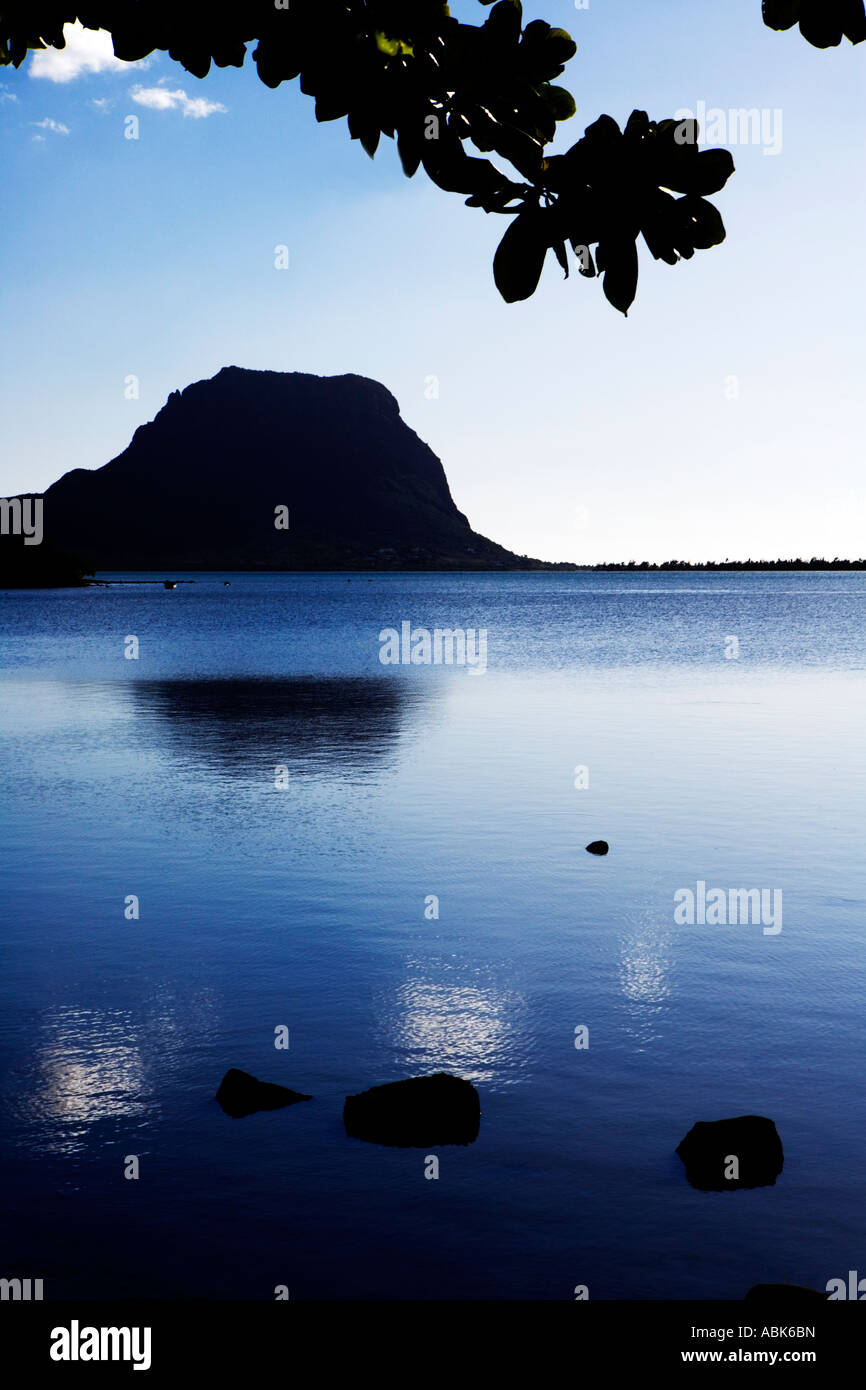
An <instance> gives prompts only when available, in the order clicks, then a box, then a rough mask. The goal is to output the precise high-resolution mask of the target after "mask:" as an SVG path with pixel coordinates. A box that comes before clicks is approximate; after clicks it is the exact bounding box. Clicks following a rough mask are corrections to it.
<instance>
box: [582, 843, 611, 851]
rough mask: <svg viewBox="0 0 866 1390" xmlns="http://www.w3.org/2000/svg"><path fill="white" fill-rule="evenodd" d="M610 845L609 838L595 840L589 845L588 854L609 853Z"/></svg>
mask: <svg viewBox="0 0 866 1390" xmlns="http://www.w3.org/2000/svg"><path fill="white" fill-rule="evenodd" d="M609 849H610V845H609V844H608V842H607V840H593V842H592V844H591V845H587V847H586V852H587V854H607V852H608V850H609Z"/></svg>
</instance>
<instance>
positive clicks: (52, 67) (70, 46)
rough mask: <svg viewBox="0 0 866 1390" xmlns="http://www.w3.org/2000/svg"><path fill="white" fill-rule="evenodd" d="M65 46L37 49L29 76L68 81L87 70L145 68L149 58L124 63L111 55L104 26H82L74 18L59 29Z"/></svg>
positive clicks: (112, 53) (29, 69) (148, 64)
mask: <svg viewBox="0 0 866 1390" xmlns="http://www.w3.org/2000/svg"><path fill="white" fill-rule="evenodd" d="M63 37H64V38H65V39H66V47H65V48H37V49H36V51H35V52H34V54H33V57H32V58H31V59H30V64H29V68H28V71H29V73H30V76H31V77H46V78H47V79H48V81H49V82H71V81H72V79H73V78H74V77H81V75H82V73H87V72H129V70H130V68H147V67H149V66H150V59H149V58H142V59H141V61H140V62H138V63H124V62H121V60H120V59H119V58H115V56H114V48H113V46H112V43H111V35H110V34H109V32H108V30H107V29H85V28H84V26H83V25H82V24H79V23H78V22H77V21H76V23H75V24H66V25H64V28H63Z"/></svg>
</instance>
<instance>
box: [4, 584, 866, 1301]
mask: <svg viewBox="0 0 866 1390" xmlns="http://www.w3.org/2000/svg"><path fill="white" fill-rule="evenodd" d="M224 577H227V578H229V579H230V580H231V583H230V586H228V587H227V586H225V585H224V583H223V579H224ZM864 599H866V576H864V575H863V574H845V573H838V574H832V573H830V574H783V575H772V574H746V575H714V576H703V575H695V574H687V575H655V576H646V575H644V576H641V575H632V576H620V575H558V574H542V575H505V576H501V575H497V576H494V575H482V576H466V575H451V576H438V575H418V576H406V575H377V576H374V577H372V578H368V577H367V576H364V575H355V576H353V577H352V580H351V582H347V579H346V576H345V575H325V576H316V575H307V576H305V575H287V576H283V575H280V576H272V575H264V576H261V575H260V576H247V575H230V576H212V575H201V576H197V577H196V583H195V584H190V585H182V586H181V587H179V588H178V589H177V590H175V591H171V592H167V591H164V590H163V589H162V587H161V586H160V587H158V588H157V587H152V586H126V587H118V588H111V589H93V590H86V591H80V592H76V591H69V592H57V593H47V594H46V593H14V594H9V593H7V594H3V595H0V623H2V638H0V659H2V668H3V674H2V682H3V683H2V696H0V697H2V702H3V709H4V715H3V725H2V727H3V737H4V749H3V758H2V765H0V766H2V773H0V775H2V782H3V804H4V806H5V813H4V819H5V828H4V833H3V843H4V846H5V854H4V856H3V887H4V894H3V899H4V911H3V932H2V940H3V959H4V962H5V966H4V970H3V973H2V978H0V995H2V997H0V1018H2V1024H0V1028H2V1033H0V1039H2V1076H0V1101H2V1110H3V1115H4V1122H3V1134H2V1162H3V1182H2V1198H0V1202H2V1224H0V1231H2V1237H0V1240H2V1257H0V1263H2V1269H0V1274H2V1275H4V1276H10V1277H11V1276H13V1275H19V1276H22V1277H28V1276H29V1277H34V1278H37V1277H41V1278H43V1279H44V1280H45V1294H46V1297H49V1298H61V1297H72V1296H85V1297H88V1296H93V1297H97V1296H108V1297H111V1296H123V1297H169V1298H179V1297H213V1298H233V1297H239V1298H262V1299H269V1298H272V1297H273V1291H274V1287H275V1285H277V1284H285V1285H288V1287H289V1289H290V1294H291V1297H292V1298H298V1299H303V1298H334V1299H347V1298H349V1299H351V1298H369V1297H374V1298H385V1299H392V1298H493V1299H502V1298H534V1299H569V1298H571V1297H572V1296H573V1290H574V1287H575V1286H576V1285H578V1284H585V1285H587V1286H588V1288H589V1294H590V1298H593V1299H596V1298H598V1299H603V1298H608V1299H609V1298H665V1299H683V1298H712V1297H721V1298H742V1296H743V1294H744V1293H745V1292H746V1290H747V1289H748V1288H749V1287H750V1285H752V1284H754V1283H756V1282H759V1281H781V1280H793V1281H797V1282H800V1283H805V1284H811V1285H813V1286H817V1287H823V1286H824V1285H825V1284H826V1282H827V1280H828V1279H830V1278H834V1277H837V1276H845V1275H846V1273H847V1271H848V1270H849V1269H851V1268H857V1269H859V1270H860V1273H861V1275H862V1274H866V1265H864V1260H866V1204H864V1201H863V1172H864V1140H866V1091H864V1087H863V1083H862V1072H863V1053H864V983H866V979H864V976H866V967H864V959H866V956H864V930H866V917H864V904H866V868H864V849H863V847H864V829H866V826H864V819H866V818H864V793H863V787H864V773H866V736H864V716H863V711H864V703H866V701H864V696H866V616H864ZM402 621H409V622H411V623H412V624H413V627H417V626H426V627H428V628H433V627H455V626H462V627H474V628H485V629H486V630H487V633H488V658H487V660H488V669H487V670H486V672H485V673H484V674H483V675H473V674H470V672H469V671H468V670H467V669H466V668H465V667H463V668H460V667H452V668H447V667H433V666H383V665H382V664H381V663H380V661H379V641H378V635H379V631H380V629H382V628H385V627H399V625H400V623H401V622H402ZM130 635H135V636H137V637H138V638H139V644H140V646H139V658H138V660H128V659H126V658H125V657H124V640H125V638H126V637H127V636H130ZM731 637H736V638H738V641H739V658H738V659H733V658H728V657H726V655H725V652H726V647H727V649H728V650H729V651H730V649H731V644H730V642H729V639H730V638H731ZM278 766H283V767H285V768H286V769H287V770H288V772H287V777H286V780H287V783H288V785H287V786H286V787H285V788H277V787H276V786H275V785H274V782H275V768H276V767H278ZM577 767H585V768H587V769H588V780H589V786H588V787H581V788H576V787H575V769H576V768H577ZM578 780H580V779H578ZM584 780H585V778H584ZM598 838H603V839H606V840H608V841H609V842H610V844H611V852H610V854H609V855H608V857H607V858H603V859H599V858H594V857H592V856H590V855H588V854H586V853H585V852H584V846H585V845H586V844H587V843H588V842H589V841H590V840H594V839H598ZM698 880H704V881H705V882H706V883H707V884H708V885H709V886H723V887H730V886H737V887H745V888H751V887H762V888H777V889H781V890H782V892H783V901H784V916H783V929H782V931H781V932H780V933H778V934H776V935H767V934H765V933H764V931H763V930H762V927H761V926H760V925H758V924H752V925H738V926H698V925H696V926H679V925H677V924H676V923H675V921H674V894H675V893H676V892H677V890H678V889H680V888H684V887H691V888H693V889H694V888H695V885H696V883H697V881H698ZM129 894H136V895H138V897H139V899H140V917H139V919H138V920H127V919H126V918H125V916H124V902H125V899H126V897H127V895H129ZM431 894H435V895H437V897H438V899H439V916H438V919H432V918H429V917H425V900H426V898H427V895H431ZM281 1024H284V1025H286V1026H287V1027H288V1028H289V1030H290V1039H291V1045H290V1048H289V1050H288V1051H276V1050H275V1048H274V1030H275V1028H277V1027H278V1026H279V1025H281ZM579 1025H585V1026H586V1027H588V1029H589V1042H590V1045H589V1048H588V1049H587V1050H576V1049H575V1047H574V1035H575V1028H576V1027H578V1026H579ZM229 1066H237V1067H242V1068H244V1069H246V1070H248V1071H251V1072H254V1073H255V1074H256V1075H258V1076H260V1077H262V1078H264V1079H267V1080H272V1081H279V1082H282V1083H283V1084H285V1085H288V1086H292V1087H295V1088H296V1089H298V1090H302V1091H307V1092H312V1093H313V1095H314V1096H315V1100H314V1101H313V1102H311V1103H309V1104H305V1105H298V1106H295V1107H292V1108H290V1109H287V1110H283V1111H278V1112H272V1113H267V1114H258V1115H253V1116H250V1117H248V1118H247V1119H244V1120H231V1119H229V1118H228V1117H227V1116H226V1115H224V1114H223V1112H222V1111H221V1109H220V1108H219V1106H218V1105H217V1104H216V1103H215V1101H214V1099H213V1096H214V1092H215V1091H216V1088H217V1085H218V1083H219V1081H220V1078H221V1077H222V1075H223V1073H224V1072H225V1070H226V1069H227V1068H228V1067H229ZM438 1069H445V1070H449V1071H453V1072H456V1073H458V1074H459V1075H461V1076H465V1077H468V1078H470V1079H471V1080H473V1081H474V1082H475V1084H476V1085H477V1086H478V1089H479V1092H480V1094H481V1101H482V1125H481V1133H480V1137H479V1139H478V1140H477V1142H476V1143H475V1144H473V1145H471V1146H470V1147H468V1148H453V1147H443V1148H441V1149H439V1150H434V1152H436V1153H438V1156H439V1159H440V1165H441V1166H440V1177H439V1180H438V1181H432V1180H427V1179H425V1177H424V1169H425V1153H424V1151H423V1150H413V1149H408V1150H399V1149H387V1148H381V1147H378V1146H375V1145H369V1144H364V1143H362V1142H360V1141H357V1140H353V1139H349V1138H348V1137H347V1136H346V1135H345V1133H344V1130H343V1126H342V1119H341V1112H342V1103H343V1098H344V1096H345V1095H346V1094H350V1093H353V1092H356V1091H358V1090H361V1089H363V1088H364V1087H366V1086H369V1085H374V1084H376V1083H379V1082H385V1081H391V1080H396V1079H399V1078H401V1077H405V1076H411V1075H418V1074H422V1073H425V1072H430V1071H435V1070H438ZM749 1112H755V1113H759V1114H765V1115H769V1116H770V1117H771V1118H772V1119H774V1120H775V1122H776V1124H777V1126H778V1129H779V1132H780V1135H781V1137H782V1141H783V1144H784V1147H785V1167H784V1171H783V1172H782V1174H781V1176H780V1178H779V1179H778V1182H777V1183H776V1185H775V1187H767V1188H761V1189H756V1190H754V1191H742V1190H741V1191H737V1192H726V1193H719V1194H716V1193H705V1192H699V1191H696V1190H694V1189H693V1188H691V1187H690V1186H689V1184H688V1182H687V1181H686V1179H685V1176H684V1170H683V1167H682V1164H681V1163H680V1160H679V1159H678V1158H677V1156H676V1155H675V1153H674V1150H675V1148H676V1146H677V1144H678V1143H679V1141H680V1140H681V1139H682V1138H683V1136H684V1135H685V1133H686V1131H687V1130H688V1129H689V1128H690V1127H691V1125H692V1124H693V1123H694V1122H695V1121H696V1120H713V1119H718V1118H721V1117H724V1116H727V1115H738V1114H743V1113H749ZM133 1154H134V1155H137V1156H138V1158H139V1162H140V1177H139V1179H138V1180H137V1181H130V1180H127V1179H125V1178H124V1165H125V1159H126V1157H127V1156H128V1155H133Z"/></svg>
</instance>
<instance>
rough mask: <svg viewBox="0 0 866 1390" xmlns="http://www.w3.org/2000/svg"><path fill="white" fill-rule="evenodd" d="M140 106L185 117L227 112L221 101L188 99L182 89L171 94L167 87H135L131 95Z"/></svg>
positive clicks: (197, 117) (200, 98)
mask: <svg viewBox="0 0 866 1390" xmlns="http://www.w3.org/2000/svg"><path fill="white" fill-rule="evenodd" d="M129 95H130V96H131V97H132V99H133V101H137V102H138V104H139V106H150V107H151V108H152V109H153V110H154V111H177V110H179V111H182V112H183V114H184V115H185V116H194V117H195V119H196V120H200V119H201V117H202V116H212V115H213V114H214V112H215V111H227V110H228V107H227V106H223V105H222V103H221V102H219V101H207V100H206V99H205V98H204V97H188V96H187V94H186V92H184V91H183V90H182V89H181V88H180V87H178V88H177V90H176V91H173V92H170V91H169V90H168V88H167V87H142V86H137V87H133V88H132V90H131V92H130V94H129Z"/></svg>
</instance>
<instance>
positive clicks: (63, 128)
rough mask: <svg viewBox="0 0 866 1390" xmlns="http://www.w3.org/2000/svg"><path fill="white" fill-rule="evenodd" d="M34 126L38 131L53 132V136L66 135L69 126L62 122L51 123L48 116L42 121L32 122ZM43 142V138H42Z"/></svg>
mask: <svg viewBox="0 0 866 1390" xmlns="http://www.w3.org/2000/svg"><path fill="white" fill-rule="evenodd" d="M33 124H34V125H37V126H39V129H40V130H53V131H54V134H55V135H68V134H69V126H68V125H64V124H63V122H62V121H53V120H52V119H51V117H50V116H46V117H45V120H44V121H34V122H33ZM42 138H43V140H44V138H45V137H44V136H43V137H42Z"/></svg>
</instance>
